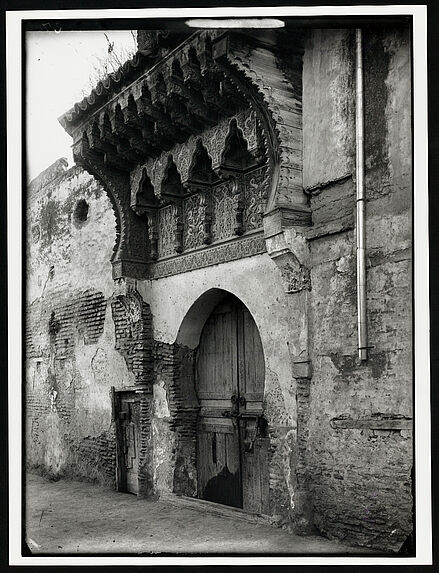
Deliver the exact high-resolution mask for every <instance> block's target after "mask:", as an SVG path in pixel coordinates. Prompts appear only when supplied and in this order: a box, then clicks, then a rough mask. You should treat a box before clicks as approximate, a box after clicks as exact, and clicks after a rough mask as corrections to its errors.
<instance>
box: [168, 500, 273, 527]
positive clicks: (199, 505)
mask: <svg viewBox="0 0 439 573" xmlns="http://www.w3.org/2000/svg"><path fill="white" fill-rule="evenodd" d="M160 500H161V501H166V502H168V503H171V504H172V505H174V506H176V507H187V508H190V509H194V510H196V511H205V512H206V513H212V514H214V515H220V516H222V517H229V518H233V519H242V520H243V521H247V522H250V523H260V524H263V525H279V522H278V521H277V520H276V518H274V517H271V516H269V515H262V514H260V513H249V512H248V511H245V510H244V509H241V508H239V507H232V506H230V505H223V504H221V503H216V502H214V501H206V500H205V499H198V498H197V497H186V496H183V495H177V494H175V493H163V494H161V495H160Z"/></svg>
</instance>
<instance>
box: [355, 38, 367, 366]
mask: <svg viewBox="0 0 439 573" xmlns="http://www.w3.org/2000/svg"><path fill="white" fill-rule="evenodd" d="M355 40H356V41H355V46H356V61H355V76H356V86H355V144H356V187H357V306H358V357H359V359H360V360H362V361H363V360H367V348H368V346H367V317H366V229H365V206H366V205H365V203H366V198H365V193H364V112H363V38H362V32H361V28H357V29H356V33H355Z"/></svg>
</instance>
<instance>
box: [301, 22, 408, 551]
mask: <svg viewBox="0 0 439 573" xmlns="http://www.w3.org/2000/svg"><path fill="white" fill-rule="evenodd" d="M353 33H354V32H353V31H350V32H347V31H340V32H334V31H330V30H328V31H315V32H312V33H310V35H309V38H308V46H307V49H306V52H305V57H304V80H303V85H304V93H303V102H304V106H303V109H304V118H303V126H304V137H303V138H304V173H303V180H304V187H307V188H308V189H309V188H311V197H310V204H311V207H312V210H313V223H314V227H313V228H312V230H311V231H310V232H309V234H308V238H309V244H310V250H311V268H312V271H311V280H312V291H311V294H310V308H309V313H310V314H309V318H310V355H311V360H312V365H313V377H312V381H311V385H310V393H309V398H308V401H309V403H307V409H305V413H306V417H307V418H308V421H307V430H306V431H307V439H308V443H307V444H306V452H307V459H308V463H307V468H306V471H307V480H308V484H309V490H310V499H311V502H312V505H313V509H314V521H315V523H316V525H317V526H318V528H319V529H320V530H321V531H323V532H325V533H326V534H328V535H330V536H337V537H341V538H344V539H346V540H349V541H350V542H355V543H359V544H363V545H368V546H374V547H381V548H387V549H393V550H398V549H399V547H400V546H401V544H402V543H403V542H404V540H405V539H406V537H407V536H408V535H409V533H410V532H411V529H412V522H411V519H412V516H411V509H412V498H411V478H410V472H411V467H412V451H411V447H412V441H411V440H412V431H411V429H409V428H410V427H411V416H412V411H411V404H412V365H411V359H412V356H411V347H412V339H411V296H412V290H411V250H410V248H411V192H412V190H411V144H410V138H411V135H410V86H411V84H410V82H411V80H410V52H409V37H408V31H392V30H381V31H378V32H374V31H371V30H365V31H364V69H365V77H364V81H365V94H364V97H365V130H366V133H365V138H366V139H365V154H366V196H367V205H366V220H367V227H366V244H367V307H368V323H367V326H368V335H369V345H370V347H371V348H370V351H369V359H368V360H367V362H365V363H363V364H360V363H359V362H358V358H357V306H356V252H355V228H354V226H355V184H354V181H353V176H354V171H353V169H354V158H355V155H354V153H355V147H354V134H355V131H354V130H355V124H354V115H353V114H354V108H353V105H354V101H355V100H354V94H353V91H352V90H353V87H354V86H353V85H352V82H351V80H348V77H351V78H352V71H353V56H354V51H353V49H352V48H353ZM307 62H308V65H307ZM317 72H318V73H317ZM335 109H337V111H335ZM328 110H333V111H334V113H332V112H330V113H329V112H328ZM335 123H336V124H337V125H335ZM340 178H342V179H341V180H338V181H337V179H340ZM322 184H325V185H323V186H322ZM312 188H314V189H312Z"/></svg>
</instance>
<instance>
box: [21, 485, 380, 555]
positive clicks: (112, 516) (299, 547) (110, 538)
mask: <svg viewBox="0 0 439 573" xmlns="http://www.w3.org/2000/svg"><path fill="white" fill-rule="evenodd" d="M26 542H27V544H28V547H29V549H30V550H31V552H32V553H34V554H110V553H111V554H143V555H150V554H154V555H157V554H198V555H199V554H235V555H236V554H247V555H248V554H269V555H274V554H283V555H285V554H301V555H304V554H326V555H334V554H357V555H358V554H361V553H363V554H365V553H368V552H367V550H364V549H360V548H357V549H355V548H349V547H347V546H345V545H342V544H340V543H337V542H335V541H330V540H327V539H325V538H322V537H317V536H312V537H300V536H296V535H292V534H291V533H289V532H288V531H286V530H284V529H281V528H278V527H276V526H274V525H270V524H269V523H268V522H267V521H265V520H263V519H262V518H258V517H256V516H248V515H247V514H244V513H243V512H240V511H236V510H232V509H228V508H224V507H223V506H218V505H217V504H210V503H206V502H202V501H195V500H194V501H191V500H186V499H178V498H172V497H171V496H170V497H169V498H166V499H165V500H162V499H161V500H160V501H148V500H145V499H140V498H137V497H136V496H134V495H131V494H126V493H120V492H116V491H112V490H110V489H104V488H101V487H100V486H97V485H92V484H89V483H82V482H76V481H67V480H60V481H56V482H54V481H49V480H47V479H45V478H42V477H40V476H36V475H33V474H31V475H29V476H28V479H27V483H26ZM369 555H370V553H369Z"/></svg>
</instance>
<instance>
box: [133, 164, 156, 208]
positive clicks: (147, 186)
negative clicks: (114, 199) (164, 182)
mask: <svg viewBox="0 0 439 573" xmlns="http://www.w3.org/2000/svg"><path fill="white" fill-rule="evenodd" d="M157 207H159V200H158V198H157V197H156V195H155V193H154V186H153V184H152V183H151V179H150V178H149V176H148V173H147V171H146V169H145V168H143V170H142V177H141V178H140V181H139V187H138V189H137V193H136V201H135V208H136V210H139V211H140V210H149V209H156V208H157Z"/></svg>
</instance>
